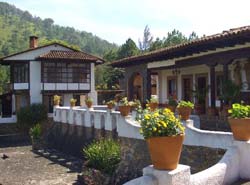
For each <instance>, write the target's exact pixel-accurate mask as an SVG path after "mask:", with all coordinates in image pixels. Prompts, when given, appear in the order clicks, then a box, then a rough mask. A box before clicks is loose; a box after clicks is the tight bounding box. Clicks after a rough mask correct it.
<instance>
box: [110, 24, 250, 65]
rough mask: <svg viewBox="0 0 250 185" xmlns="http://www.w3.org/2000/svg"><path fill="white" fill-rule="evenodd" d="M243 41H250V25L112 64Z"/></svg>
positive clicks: (180, 54)
mask: <svg viewBox="0 0 250 185" xmlns="http://www.w3.org/2000/svg"><path fill="white" fill-rule="evenodd" d="M242 42H250V26H244V27H239V28H233V29H230V30H227V31H223V32H222V33H219V34H214V35H210V36H204V37H202V38H199V39H197V40H193V41H190V42H186V43H182V44H179V45H176V46H171V47H166V48H162V49H158V50H155V51H152V52H147V53H144V54H141V55H137V56H131V57H127V58H123V59H120V60H117V61H114V62H112V63H111V65H112V66H118V67H120V66H125V65H133V64H138V62H142V61H143V62H152V61H155V60H158V61H159V60H166V59H169V58H175V57H180V56H187V55H191V54H193V53H198V52H201V51H207V50H208V49H215V48H218V47H226V46H231V45H235V44H238V43H242Z"/></svg>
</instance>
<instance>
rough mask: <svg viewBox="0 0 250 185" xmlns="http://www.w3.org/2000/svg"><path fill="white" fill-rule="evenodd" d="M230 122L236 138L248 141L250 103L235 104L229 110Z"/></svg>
mask: <svg viewBox="0 0 250 185" xmlns="http://www.w3.org/2000/svg"><path fill="white" fill-rule="evenodd" d="M228 113H229V114H230V117H228V122H229V124H230V127H231V130H232V132H233V136H234V139H235V140H240V141H248V140H249V139H250V105H242V104H239V103H236V104H233V105H232V109H229V110H228Z"/></svg>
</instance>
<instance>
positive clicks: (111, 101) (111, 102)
mask: <svg viewBox="0 0 250 185" xmlns="http://www.w3.org/2000/svg"><path fill="white" fill-rule="evenodd" d="M106 105H112V106H114V105H115V101H114V100H110V101H108V102H107V103H106Z"/></svg>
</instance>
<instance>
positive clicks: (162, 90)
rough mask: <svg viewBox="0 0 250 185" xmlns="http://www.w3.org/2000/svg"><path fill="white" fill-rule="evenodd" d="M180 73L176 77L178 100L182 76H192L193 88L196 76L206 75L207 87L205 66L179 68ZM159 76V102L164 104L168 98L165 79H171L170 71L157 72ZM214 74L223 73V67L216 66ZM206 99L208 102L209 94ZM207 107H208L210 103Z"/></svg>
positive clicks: (206, 69) (207, 70)
mask: <svg viewBox="0 0 250 185" xmlns="http://www.w3.org/2000/svg"><path fill="white" fill-rule="evenodd" d="M231 68H232V67H231V65H229V70H230V69H231ZM178 70H179V71H180V73H179V74H178V75H177V76H176V77H177V98H178V100H181V99H182V76H183V75H192V78H193V79H192V82H193V88H194V86H195V84H196V76H197V75H201V74H206V75H207V82H208V85H209V84H210V69H209V67H208V66H206V65H198V66H192V67H186V68H180V69H178ZM157 72H158V75H159V101H160V102H161V103H166V101H167V99H168V97H167V89H168V84H167V79H168V77H173V76H175V75H173V72H172V69H168V70H158V71H157ZM215 72H216V73H218V72H223V66H222V65H217V66H216V67H215ZM208 98H209V100H210V93H208ZM208 102H209V105H210V101H208Z"/></svg>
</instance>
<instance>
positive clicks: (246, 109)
mask: <svg viewBox="0 0 250 185" xmlns="http://www.w3.org/2000/svg"><path fill="white" fill-rule="evenodd" d="M228 113H229V114H230V117H231V118H236V119H241V118H249V117H250V105H242V104H239V103H235V104H233V105H232V109H229V110H228Z"/></svg>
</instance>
